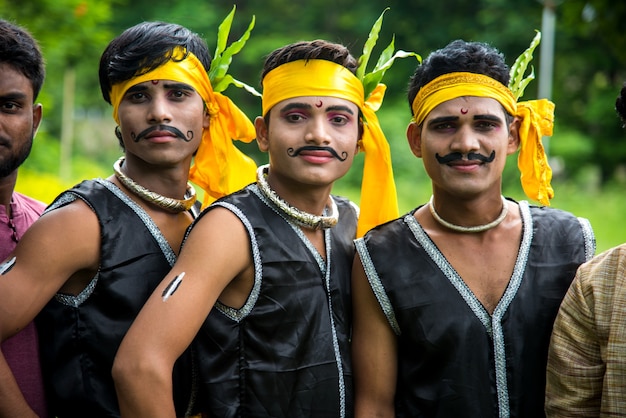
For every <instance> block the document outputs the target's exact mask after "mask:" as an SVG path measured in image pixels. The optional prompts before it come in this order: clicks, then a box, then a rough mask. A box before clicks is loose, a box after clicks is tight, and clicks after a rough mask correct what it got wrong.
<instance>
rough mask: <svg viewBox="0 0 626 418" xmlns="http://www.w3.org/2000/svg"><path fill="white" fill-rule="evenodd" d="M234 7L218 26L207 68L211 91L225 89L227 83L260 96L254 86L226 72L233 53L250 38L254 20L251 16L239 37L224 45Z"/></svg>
mask: <svg viewBox="0 0 626 418" xmlns="http://www.w3.org/2000/svg"><path fill="white" fill-rule="evenodd" d="M236 7H237V6H233V9H232V10H231V12H230V13H229V14H228V16H226V18H225V19H224V21H223V22H222V23H221V24H220V26H219V27H218V31H217V47H216V48H215V54H214V55H213V61H211V68H210V69H209V80H211V85H212V86H213V91H215V92H218V93H219V92H222V91H224V90H226V88H227V87H228V86H229V85H231V84H233V85H235V86H236V87H239V88H243V89H245V90H246V91H248V92H249V93H251V94H253V95H255V96H259V97H261V93H259V92H258V91H256V90H255V89H254V87H252V86H249V85H247V84H245V83H243V82H241V81H239V80H236V79H235V78H233V76H231V75H229V74H227V73H228V67H229V66H230V63H231V62H232V60H233V55H235V54H237V53H238V52H239V51H241V49H242V48H243V47H244V45H245V44H246V41H247V40H248V38H250V32H252V29H253V28H254V22H255V17H254V16H252V20H251V21H250V24H249V25H248V29H247V30H246V31H245V32H244V34H243V35H241V38H239V39H238V40H237V41H235V42H233V43H232V44H230V46H229V47H226V43H227V41H228V35H229V33H230V27H231V25H232V23H233V17H234V16H235V9H236Z"/></svg>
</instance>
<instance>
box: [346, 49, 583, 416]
mask: <svg viewBox="0 0 626 418" xmlns="http://www.w3.org/2000/svg"><path fill="white" fill-rule="evenodd" d="M509 78H510V72H509V67H508V66H507V65H506V64H505V62H504V57H503V55H502V54H501V53H499V52H498V51H497V50H496V49H494V48H493V47H491V46H489V45H487V44H484V43H478V42H464V41H461V40H457V41H454V42H452V43H450V44H449V45H448V46H446V47H445V48H443V49H441V50H437V51H435V52H433V53H432V54H430V55H429V57H428V58H427V59H426V60H424V62H423V64H422V65H421V66H419V67H418V68H417V69H416V71H415V73H414V75H413V77H412V78H411V82H410V85H409V103H410V105H411V110H412V114H413V119H412V121H411V123H410V124H409V126H408V129H407V138H408V142H409V146H410V148H411V150H412V151H413V153H414V154H415V155H416V156H417V157H418V158H421V159H422V160H423V163H424V166H425V168H426V172H427V173H428V175H429V176H430V178H431V180H432V189H433V196H432V198H431V200H430V202H429V203H426V204H424V205H421V206H419V207H417V208H416V209H414V210H412V211H410V212H409V213H408V214H407V215H405V216H403V217H401V218H399V219H397V220H395V221H392V222H389V223H387V224H385V225H382V226H380V227H378V228H375V229H373V230H371V231H370V232H369V233H367V234H366V235H365V237H364V238H362V239H359V240H357V241H356V247H357V252H358V256H357V258H356V260H355V265H354V268H353V283H352V285H353V288H352V289H353V301H354V318H353V320H354V333H353V341H352V347H353V367H354V374H355V389H356V391H355V404H356V415H357V416H358V417H370V416H371V417H373V416H376V417H394V416H396V417H417V416H419V417H501V418H502V417H533V418H534V417H541V416H544V411H543V404H544V390H545V372H546V359H547V349H548V343H549V338H550V332H551V329H552V322H553V320H554V318H555V316H556V313H557V310H558V308H559V304H560V302H561V299H562V298H563V296H564V294H565V292H566V290H567V288H568V286H569V284H570V282H571V280H572V279H573V277H574V273H575V271H576V268H577V267H578V265H580V264H581V263H582V262H584V261H585V260H587V259H589V258H590V257H591V255H592V254H593V252H594V251H595V243H594V239H593V233H592V231H591V228H590V226H589V223H588V222H587V221H586V220H583V219H577V218H576V217H575V216H573V215H571V214H569V213H566V212H564V211H560V210H557V209H552V208H547V207H543V206H542V207H538V206H534V205H530V204H529V203H528V202H526V201H520V202H516V201H514V200H512V199H508V198H506V199H505V198H504V197H502V172H503V169H504V165H505V162H506V158H507V156H508V155H510V154H513V153H514V152H516V150H517V149H518V147H520V156H519V162H520V168H521V169H522V182H523V185H524V190H525V191H526V193H527V194H528V195H529V197H531V198H532V199H533V200H538V201H541V202H543V203H547V202H548V198H549V197H551V195H552V194H553V192H552V189H551V187H550V184H549V180H550V179H549V177H550V173H549V167H548V166H547V163H546V159H545V154H544V153H543V147H541V135H549V134H551V131H552V107H553V105H552V104H551V103H550V102H548V101H547V100H539V101H529V102H518V101H517V97H516V96H515V94H514V92H513V91H512V89H510V88H509V87H508V86H509ZM529 153H530V155H529ZM528 159H530V160H531V164H527V160H528Z"/></svg>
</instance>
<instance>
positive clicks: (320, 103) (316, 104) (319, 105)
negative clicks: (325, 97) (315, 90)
mask: <svg viewBox="0 0 626 418" xmlns="http://www.w3.org/2000/svg"><path fill="white" fill-rule="evenodd" d="M323 105H324V103H323V102H322V101H321V100H320V102H319V103H315V107H322V106H323Z"/></svg>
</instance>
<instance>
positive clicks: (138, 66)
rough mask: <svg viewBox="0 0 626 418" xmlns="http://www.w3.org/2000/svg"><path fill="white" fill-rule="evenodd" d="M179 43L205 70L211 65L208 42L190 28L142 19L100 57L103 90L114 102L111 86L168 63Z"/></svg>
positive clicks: (123, 33)
mask: <svg viewBox="0 0 626 418" xmlns="http://www.w3.org/2000/svg"><path fill="white" fill-rule="evenodd" d="M178 46H182V47H184V48H185V49H186V50H187V51H188V52H191V53H193V54H194V55H195V56H196V57H198V59H199V60H200V62H201V63H202V65H204V68H205V70H207V71H208V70H209V68H210V66H211V55H210V53H209V49H208V46H207V44H206V42H205V41H204V40H203V39H202V38H201V37H200V36H199V35H198V34H196V33H193V32H191V31H190V30H189V29H187V28H185V27H183V26H180V25H177V24H173V23H166V22H143V23H139V24H137V25H135V26H132V27H130V28H128V29H126V30H125V31H124V32H122V34H121V35H119V36H118V37H117V38H115V39H113V40H112V41H111V42H110V43H109V45H108V46H107V47H106V49H105V50H104V52H103V53H102V57H101V58H100V69H99V76H100V89H101V90H102V97H104V100H106V101H107V102H108V103H111V96H110V93H111V87H112V86H113V85H114V84H117V83H121V82H123V81H126V80H130V79H131V78H133V77H137V76H139V75H142V74H145V73H148V72H150V71H152V70H154V69H156V68H158V67H160V66H161V65H163V64H165V63H166V62H167V61H169V60H170V59H171V57H172V52H173V51H174V49H175V48H176V47H178Z"/></svg>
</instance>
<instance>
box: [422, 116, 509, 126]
mask: <svg viewBox="0 0 626 418" xmlns="http://www.w3.org/2000/svg"><path fill="white" fill-rule="evenodd" d="M473 119H474V120H488V121H492V122H498V123H502V118H500V117H498V116H495V115H489V114H484V115H474V117H473ZM457 120H459V117H458V116H441V117H439V118H433V119H431V120H430V121H429V122H428V126H431V125H435V124H438V123H443V122H455V121H457Z"/></svg>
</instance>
